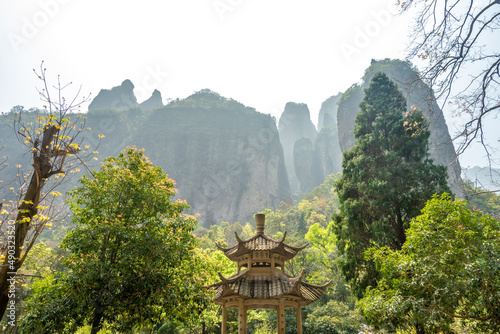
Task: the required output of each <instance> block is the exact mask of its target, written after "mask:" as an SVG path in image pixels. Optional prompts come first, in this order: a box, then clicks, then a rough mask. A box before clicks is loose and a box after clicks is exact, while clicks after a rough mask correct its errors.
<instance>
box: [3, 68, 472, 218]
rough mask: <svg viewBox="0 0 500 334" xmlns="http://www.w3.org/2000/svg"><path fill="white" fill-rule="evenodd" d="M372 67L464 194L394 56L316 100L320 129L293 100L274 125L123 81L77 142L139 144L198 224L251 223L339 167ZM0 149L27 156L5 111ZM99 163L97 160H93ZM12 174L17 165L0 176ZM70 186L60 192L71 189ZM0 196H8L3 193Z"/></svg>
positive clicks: (415, 83) (426, 108) (423, 104)
mask: <svg viewBox="0 0 500 334" xmlns="http://www.w3.org/2000/svg"><path fill="white" fill-rule="evenodd" d="M378 71H383V72H384V73H386V74H387V75H388V76H389V77H390V78H391V79H392V80H393V81H395V82H396V83H397V85H398V87H399V89H400V90H401V91H402V92H403V94H404V96H405V97H406V99H407V104H408V108H409V109H410V108H413V107H416V108H419V109H421V110H422V111H423V113H424V115H425V117H426V118H427V120H428V121H429V122H430V131H431V137H430V152H429V153H430V155H431V157H432V158H433V159H434V160H435V163H437V164H441V165H445V166H448V182H449V185H450V187H451V189H452V190H453V192H454V193H455V194H456V195H457V196H459V197H462V196H463V194H464V192H463V187H462V181H461V177H460V175H461V169H460V165H459V164H458V161H457V159H456V155H455V151H454V148H453V145H452V143H451V138H450V135H449V132H448V128H447V125H446V122H445V120H444V118H443V116H442V113H441V110H440V109H439V107H438V106H437V104H436V102H435V99H434V95H433V93H432V91H431V90H430V89H429V88H428V87H427V86H426V85H425V84H424V83H423V82H422V81H421V80H420V79H419V78H418V75H417V74H416V72H415V71H414V70H413V69H412V67H411V65H410V64H408V63H406V62H402V61H399V60H388V59H386V60H381V61H373V62H372V64H371V66H370V67H369V68H368V69H367V70H366V72H365V76H364V77H363V81H362V83H361V84H355V85H353V86H352V87H350V88H349V89H348V90H347V91H346V92H344V93H337V94H334V95H332V96H331V97H329V98H327V99H326V100H325V101H324V103H323V104H322V106H321V110H320V112H319V118H318V122H317V127H316V126H315V125H314V123H313V122H312V121H311V118H310V111H309V109H308V106H307V105H306V104H304V103H300V101H294V102H289V103H287V104H286V105H285V106H284V110H283V113H282V115H281V117H280V119H279V121H278V122H277V121H276V120H275V119H274V117H272V116H270V115H266V114H263V113H260V112H258V111H257V110H255V109H253V108H251V107H247V106H245V105H243V104H241V103H239V102H237V101H235V100H233V99H231V98H226V97H222V96H220V95H219V94H218V93H216V92H213V91H211V90H209V89H204V90H201V91H199V92H196V93H194V94H192V95H191V96H189V97H187V98H185V99H176V100H173V101H171V102H170V103H168V104H167V105H164V104H163V101H162V97H161V93H160V92H159V91H157V90H155V91H154V92H153V94H152V96H151V97H150V98H149V99H147V100H146V101H144V102H142V103H138V102H137V99H136V97H135V95H134V92H133V89H134V84H133V83H132V82H131V81H130V80H125V81H123V82H122V83H121V85H119V86H116V87H113V88H111V89H102V90H101V91H100V93H99V94H98V95H97V96H96V97H95V98H94V99H93V101H92V103H91V104H90V105H89V111H88V113H87V115H86V116H87V121H86V126H88V127H90V128H91V129H92V130H91V131H89V132H86V133H85V137H84V138H83V141H82V145H85V144H87V145H90V146H91V147H95V146H96V145H97V143H98V139H97V136H98V135H100V134H102V135H104V136H105V138H104V139H103V141H102V143H101V144H100V145H99V147H98V149H97V150H98V151H99V153H98V154H97V156H98V160H99V161H102V160H103V159H104V158H105V157H108V156H113V155H117V154H118V153H119V152H120V151H121V150H122V149H124V148H126V147H127V146H136V147H137V148H144V149H145V155H146V156H148V157H149V158H150V160H151V162H152V163H154V164H156V165H158V166H160V167H161V168H162V169H163V171H164V172H165V173H167V174H168V175H169V176H170V177H171V178H172V179H174V180H175V182H176V188H177V189H178V194H177V197H178V198H180V199H183V200H186V201H187V202H188V203H189V204H190V205H191V210H190V213H192V214H199V215H200V219H199V221H200V223H201V225H203V226H210V225H212V224H218V223H220V222H222V221H229V222H235V221H242V222H243V221H248V220H250V219H249V218H250V217H251V216H252V215H253V214H254V213H255V212H258V211H259V210H262V209H264V208H274V209H275V208H277V207H278V206H279V205H280V203H281V202H293V200H294V199H297V198H299V197H300V195H301V194H304V193H307V192H310V191H311V190H312V189H314V187H316V186H318V185H320V184H322V183H323V182H324V180H325V179H326V177H327V176H328V175H330V174H332V173H338V172H341V171H342V168H341V166H342V157H343V153H342V152H345V151H346V150H348V149H350V148H351V147H352V146H353V145H354V140H355V139H354V124H355V123H354V120H355V117H356V114H357V113H358V112H359V103H360V102H361V100H362V98H363V88H364V87H365V86H366V85H367V84H368V82H369V80H370V78H371V77H372V76H373V74H375V73H376V72H378ZM0 119H1V122H0V127H1V132H0V133H1V137H2V138H0V139H3V144H4V145H6V147H5V149H4V151H3V152H2V155H7V156H9V162H10V163H11V165H12V164H13V162H14V161H15V162H16V163H19V164H21V165H23V166H27V165H28V163H29V162H28V161H29V155H27V154H26V153H25V151H24V150H23V147H22V145H21V144H20V143H19V142H18V141H17V139H16V137H15V134H14V133H13V131H12V129H11V128H9V126H10V125H9V117H8V114H7V115H3V116H1V118H0ZM89 166H90V168H99V164H98V163H93V164H91V165H89ZM2 173H3V174H4V176H5V177H3V178H4V179H11V178H14V177H15V173H16V170H15V168H9V169H6V170H5V171H3V172H2ZM76 184H77V183H76V181H75V180H73V181H72V182H70V183H68V184H67V185H66V186H65V187H66V190H67V189H69V188H70V187H73V186H75V185H76ZM4 196H5V195H4Z"/></svg>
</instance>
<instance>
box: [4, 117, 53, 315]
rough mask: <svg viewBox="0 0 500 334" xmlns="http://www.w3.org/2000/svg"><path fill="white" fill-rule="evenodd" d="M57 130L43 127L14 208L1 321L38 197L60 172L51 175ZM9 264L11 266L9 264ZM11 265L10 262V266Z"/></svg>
mask: <svg viewBox="0 0 500 334" xmlns="http://www.w3.org/2000/svg"><path fill="white" fill-rule="evenodd" d="M58 132H59V130H58V129H57V127H56V126H54V125H53V126H50V127H46V128H44V130H43V139H42V143H41V145H40V147H38V144H34V145H35V148H36V150H34V151H33V168H34V171H33V175H32V176H31V180H30V183H29V185H28V189H27V190H26V193H25V195H24V197H23V199H22V200H21V202H20V204H19V206H18V208H17V217H16V222H15V232H14V238H13V239H14V240H12V238H9V237H7V240H9V241H14V245H11V247H13V249H14V254H13V256H14V258H13V259H12V258H10V259H9V256H8V250H9V247H8V246H9V242H8V245H7V247H6V254H5V255H6V256H5V259H4V261H3V263H2V266H1V268H0V319H1V318H2V317H3V315H4V314H5V310H6V308H7V305H8V303H9V297H8V295H9V286H10V283H9V281H8V279H9V278H10V277H12V276H15V273H17V271H18V270H19V268H20V267H21V265H22V262H20V259H21V252H22V247H23V246H24V242H25V241H26V235H27V234H28V231H29V229H30V227H31V220H32V219H33V217H34V216H35V215H36V214H37V213H38V205H39V204H40V194H41V191H42V188H43V186H44V185H45V182H46V180H47V179H48V178H49V177H50V176H51V175H54V174H56V173H59V172H61V171H60V170H57V171H54V166H53V164H52V160H51V159H52V144H51V141H52V140H53V138H54V136H57V134H58ZM9 260H10V262H9ZM12 261H13V262H12Z"/></svg>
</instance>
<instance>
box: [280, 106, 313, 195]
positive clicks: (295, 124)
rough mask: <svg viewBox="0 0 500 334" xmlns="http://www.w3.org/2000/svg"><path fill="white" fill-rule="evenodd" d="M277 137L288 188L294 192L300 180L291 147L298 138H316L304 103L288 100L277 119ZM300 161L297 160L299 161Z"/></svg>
mask: <svg viewBox="0 0 500 334" xmlns="http://www.w3.org/2000/svg"><path fill="white" fill-rule="evenodd" d="M278 129H279V137H280V141H281V145H282V146H283V152H284V155H285V164H286V168H287V171H288V179H289V181H290V189H291V190H292V192H293V193H296V192H298V191H299V189H300V182H299V179H298V178H297V175H296V173H295V162H294V157H293V149H294V146H295V143H296V142H297V140H298V139H300V138H303V137H304V138H309V140H311V141H314V140H315V138H316V134H317V131H316V127H315V126H314V124H313V123H312V122H311V115H310V113H309V108H308V107H307V105H306V104H304V103H294V102H288V103H287V104H286V106H285V110H284V111H283V114H281V117H280V120H279V125H278ZM300 162H301V161H298V163H300Z"/></svg>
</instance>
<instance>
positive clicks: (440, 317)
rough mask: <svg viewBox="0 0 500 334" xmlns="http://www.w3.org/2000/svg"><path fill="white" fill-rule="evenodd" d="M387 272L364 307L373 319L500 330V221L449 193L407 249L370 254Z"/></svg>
mask: <svg viewBox="0 0 500 334" xmlns="http://www.w3.org/2000/svg"><path fill="white" fill-rule="evenodd" d="M368 254H369V256H371V257H372V258H373V259H374V260H375V262H376V264H377V267H378V268H379V269H380V272H381V274H382V278H381V280H380V281H379V285H378V286H377V288H375V289H370V290H368V291H367V292H366V296H365V297H364V298H363V299H361V301H360V306H361V309H362V311H363V312H364V314H365V316H366V318H367V320H369V321H370V322H371V323H372V324H374V325H379V326H381V325H388V324H392V325H393V327H400V328H404V327H408V326H411V324H412V323H415V322H420V323H422V324H423V325H424V328H425V329H426V330H427V331H428V332H438V331H444V332H450V328H451V326H452V324H453V323H454V322H456V320H459V321H460V322H461V324H459V325H462V326H466V325H468V327H469V331H467V332H470V330H475V332H478V333H498V332H499V331H500V223H499V222H498V220H496V219H494V218H493V217H491V216H489V215H487V214H484V213H482V212H480V211H474V210H471V209H470V208H469V206H468V204H467V202H466V201H463V200H451V198H450V196H449V195H447V194H443V195H441V196H440V197H438V196H435V197H434V198H433V199H432V200H430V201H429V202H428V203H427V205H426V206H425V208H424V209H423V210H422V214H421V215H420V216H418V217H417V218H415V219H414V220H413V221H412V222H411V226H410V228H409V229H408V231H407V240H406V243H405V244H404V245H403V248H402V249H401V250H400V251H398V250H391V249H388V248H386V247H385V248H384V247H383V248H379V249H371V250H370V252H369V253H368Z"/></svg>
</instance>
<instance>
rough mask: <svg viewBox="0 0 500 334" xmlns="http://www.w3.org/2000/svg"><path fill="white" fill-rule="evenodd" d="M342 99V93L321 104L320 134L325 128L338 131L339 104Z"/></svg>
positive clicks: (319, 117)
mask: <svg viewBox="0 0 500 334" xmlns="http://www.w3.org/2000/svg"><path fill="white" fill-rule="evenodd" d="M341 98H342V93H338V94H337V95H333V96H330V97H329V98H328V99H326V100H325V101H324V102H323V103H322V104H321V109H320V110H319V115H318V132H319V131H321V129H323V128H324V127H330V128H331V129H332V130H334V131H336V130H337V111H338V108H339V106H338V102H339V101H340V99H341Z"/></svg>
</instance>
